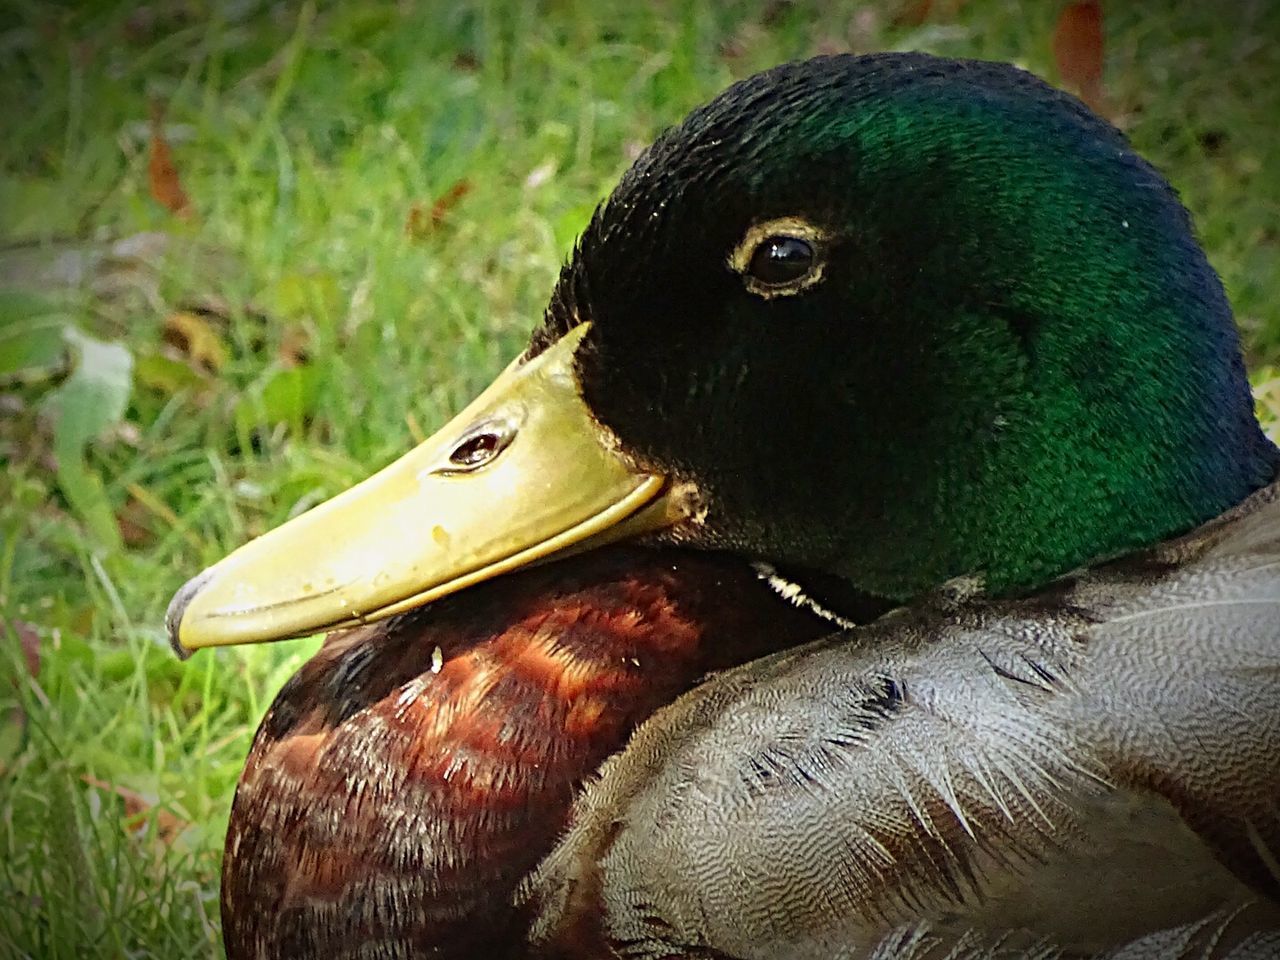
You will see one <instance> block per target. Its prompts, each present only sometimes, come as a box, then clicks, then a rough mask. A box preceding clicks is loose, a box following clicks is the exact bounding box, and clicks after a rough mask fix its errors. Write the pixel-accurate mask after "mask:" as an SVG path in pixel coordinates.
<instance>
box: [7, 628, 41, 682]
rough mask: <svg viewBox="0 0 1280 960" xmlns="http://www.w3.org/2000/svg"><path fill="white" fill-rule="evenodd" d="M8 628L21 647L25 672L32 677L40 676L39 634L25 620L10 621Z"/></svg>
mask: <svg viewBox="0 0 1280 960" xmlns="http://www.w3.org/2000/svg"><path fill="white" fill-rule="evenodd" d="M9 628H10V629H11V630H12V631H13V632H14V633H15V634H16V635H17V637H18V644H19V646H21V647H22V659H23V660H24V661H26V664H27V672H28V673H29V674H31V676H33V677H38V676H40V634H39V632H38V631H37V630H36V628H35V627H34V626H32V625H31V624H29V623H27V621H25V620H10V621H9Z"/></svg>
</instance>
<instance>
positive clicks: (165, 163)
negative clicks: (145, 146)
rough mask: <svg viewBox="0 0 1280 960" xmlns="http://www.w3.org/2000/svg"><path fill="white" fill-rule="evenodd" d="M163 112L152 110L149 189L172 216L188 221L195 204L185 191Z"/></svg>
mask: <svg viewBox="0 0 1280 960" xmlns="http://www.w3.org/2000/svg"><path fill="white" fill-rule="evenodd" d="M162 117H163V108H161V107H159V106H156V107H153V109H152V117H151V149H150V156H149V157H148V159H147V185H148V186H149V187H150V188H151V196H152V198H153V199H154V200H155V201H156V202H157V203H159V204H160V205H161V206H162V207H164V208H165V209H166V210H168V211H169V212H170V213H173V214H176V215H177V216H179V217H182V218H184V219H186V218H188V217H190V216H191V200H190V198H188V197H187V193H186V191H185V190H183V189H182V180H181V179H180V178H179V176H178V167H177V165H176V164H175V163H174V162H173V151H172V150H171V149H170V147H169V141H168V140H167V139H166V138H165V135H164V130H163V128H162V127H161V125H160V121H161V119H162Z"/></svg>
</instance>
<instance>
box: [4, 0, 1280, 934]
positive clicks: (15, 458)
mask: <svg viewBox="0 0 1280 960" xmlns="http://www.w3.org/2000/svg"><path fill="white" fill-rule="evenodd" d="M887 2H888V0H886V3H887ZM202 6H203V5H202V4H199V3H190V4H156V5H153V6H151V7H149V8H146V10H143V11H142V12H135V11H134V10H133V9H132V8H133V5H128V4H123V3H98V4H96V5H75V6H72V5H65V6H62V7H58V6H54V5H50V4H47V3H43V2H35V0H30V2H28V3H26V4H25V5H23V4H17V5H14V4H11V5H10V9H7V11H6V12H5V13H3V14H0V50H3V54H0V96H3V101H2V103H3V106H0V110H3V111H4V118H5V119H4V123H3V129H4V131H5V134H4V136H3V138H0V211H3V213H0V244H3V245H4V250H3V251H0V403H2V404H3V408H2V411H0V461H3V462H2V463H0V468H2V469H0V474H2V476H0V613H2V615H3V622H0V955H4V956H32V957H41V958H45V957H75V958H77V960H84V958H89V957H123V956H130V957H151V956H156V957H184V956H209V955H212V954H215V953H216V951H217V949H218V948H217V943H218V921H217V895H216V891H217V872H218V861H219V856H220V846H221V837H222V833H223V830H224V828H225V824H226V816H227V809H228V805H229V802H230V797H231V792H232V790H233V787H234V784H235V780H236V777H237V775H238V773H239V769H240V764H241V762H242V761H243V758H244V755H245V753H246V751H247V749H248V744H249V738H250V736H251V734H252V732H253V729H254V727H255V725H256V723H257V720H258V718H259V717H260V715H261V713H262V711H263V709H264V708H265V705H266V703H267V702H268V701H269V699H270V697H271V695H272V694H273V692H274V691H275V690H276V689H277V688H278V687H279V685H280V684H281V683H282V682H283V681H284V680H285V678H287V677H288V675H289V674H290V673H291V672H292V670H294V669H295V668H296V667H297V665H298V664H299V663H300V662H301V660H302V659H303V658H304V657H305V656H306V655H307V653H308V652H309V651H310V650H311V649H313V648H314V642H312V643H301V644H286V645H278V646H273V647H266V648H256V649H244V650H232V651H222V652H218V653H216V654H214V653H203V654H201V655H199V656H197V657H195V658H194V659H192V660H191V661H189V662H188V663H186V664H181V663H178V662H177V661H176V660H175V659H174V658H173V657H172V655H171V654H170V652H169V650H168V648H167V646H166V645H165V643H164V639H163V635H162V630H161V617H162V615H163V611H164V607H165V604H166V603H167V601H168V598H169V597H170V596H171V594H172V593H173V591H174V589H175V588H176V587H177V586H178V585H179V584H180V583H181V582H182V581H183V580H184V579H185V578H186V577H187V576H189V575H190V574H192V573H194V572H196V571H197V570H199V569H200V568H201V567H203V566H204V565H206V564H208V563H209V562H211V561H213V560H215V559H217V558H218V557H219V556H221V555H222V554H223V553H225V552H226V551H227V550H228V549H230V548H231V547H233V546H235V545H236V544H238V543H240V542H242V541H243V540H244V539H246V538H247V537H249V536H251V535H253V534H256V533H259V532H261V531H263V530H266V529H268V528H269V527H271V526H273V525H275V524H276V523H278V522H280V521H281V520H283V519H284V518H286V517H287V516H289V515H290V514H291V513H294V512H296V511H298V510H301V509H304V508H305V507H307V506H309V505H311V504H313V503H315V502H316V501H317V500H318V499H320V498H322V497H325V496H328V495H330V494H333V493H335V492H337V491H338V490H340V489H342V488H343V487H344V486H346V485H347V484H349V483H351V482H352V481H354V480H356V479H357V478H359V477H360V476H362V475H364V474H365V473H367V472H368V471H369V470H370V469H372V468H374V467H376V466H380V465H381V464H383V463H385V462H387V461H388V460H390V459H391V458H392V457H393V456H395V455H396V454H397V453H398V452H400V451H403V450H404V449H406V448H407V447H408V446H409V445H410V444H411V443H412V441H413V437H414V434H415V432H416V431H428V432H429V431H430V430H431V429H432V428H433V427H435V426H437V425H439V424H440V423H441V422H443V420H444V419H445V417H446V415H447V414H448V413H449V412H450V411H451V410H454V409H456V408H457V407H458V406H459V405H460V404H461V402H462V401H463V400H464V399H465V398H467V397H468V396H469V395H470V394H471V393H473V392H474V391H475V390H476V389H477V388H478V387H479V386H481V385H482V384H483V383H484V382H485V381H486V380H487V379H488V378H489V377H491V376H492V375H493V374H494V373H495V372H496V371H497V370H498V369H499V368H500V367H501V366H502V365H503V364H504V363H505V361H506V359H507V358H509V357H510V356H512V355H513V354H514V353H515V352H516V351H517V350H518V349H519V347H520V345H521V343H522V341H523V339H524V337H525V336H526V335H527V332H528V330H529V329H530V327H531V326H532V325H533V323H534V322H535V321H536V320H537V319H538V318H539V316H540V313H541V308H542V305H543V302H544V300H545V298H546V296H547V293H548V291H549V290H550V287H551V284H552V281H553V279H554V276H555V273H556V271H557V269H558V266H559V263H560V262H561V259H562V258H563V257H564V256H565V254H566V252H567V251H568V250H569V248H570V246H571V243H572V241H573V238H574V236H575V234H576V232H577V231H578V230H579V229H580V228H581V227H582V226H583V224H584V223H585V221H586V219H587V217H588V216H589V214H590V211H591V209H592V207H593V205H594V204H595V203H596V201H597V200H598V199H599V198H601V197H602V196H603V195H604V194H605V193H606V192H607V191H608V189H609V187H610V186H611V184H612V183H613V181H614V180H615V179H616V177H617V176H618V175H619V174H620V173H621V171H622V170H623V169H624V168H625V167H626V165H627V164H628V162H629V158H630V157H631V156H633V155H634V152H635V151H636V150H637V149H638V148H639V147H640V146H642V145H643V144H645V143H646V142H648V141H649V140H650V139H651V138H652V137H653V136H654V135H655V133H656V132H657V131H658V130H660V129H661V128H662V127H663V126H664V125H667V124H670V123H673V122H675V121H677V120H678V119H679V118H680V117H681V116H682V115H683V114H684V112H685V111H686V110H687V109H688V108H690V107H692V106H694V105H695V104H697V103H699V102H701V101H703V100H705V99H707V98H708V97H710V96H711V95H713V94H714V93H716V92H717V91H718V90H719V89H721V88H722V87H723V86H725V85H726V84H727V83H729V82H730V81H731V80H733V79H735V78H738V77H741V76H744V75H746V74H748V73H751V72H754V71H755V70H757V69H760V68H763V67H766V66H769V65H772V64H774V63H777V62H779V61H782V60H786V59H792V58H796V57H803V56H807V55H810V54H813V53H815V52H820V51H829V50H844V49H851V48H852V49H857V50H872V49H886V48H917V49H925V50H930V51H933V52H937V53H943V54H950V55H962V56H979V57H987V58H993V59H1007V60H1013V61H1015V62H1018V63H1021V64H1023V65H1025V66H1027V67H1029V68H1031V69H1033V70H1035V71H1037V72H1039V73H1040V74H1042V75H1044V76H1047V77H1049V78H1053V77H1054V75H1055V73H1054V69H1053V66H1052V59H1051V55H1050V47H1049V37H1050V34H1051V31H1052V27H1053V21H1054V16H1055V13H1056V10H1055V5H1054V4H1040V3H1036V4H1032V3H1028V4H1026V5H1025V10H1022V11H1017V10H1011V9H1010V7H1011V5H1008V4H1006V3H1004V2H1003V0H970V2H969V3H967V4H964V5H962V6H961V7H960V9H959V12H958V13H956V12H949V11H951V9H952V8H953V7H955V6H956V5H955V4H948V3H939V4H935V6H938V7H940V8H941V9H942V13H940V14H938V15H936V16H935V17H934V18H933V19H931V20H930V21H928V22H926V23H925V24H924V25H922V26H918V27H917V26H910V25H907V24H895V23H894V22H893V17H892V16H891V13H892V9H891V8H890V9H887V10H881V9H879V8H878V7H877V5H875V4H867V5H861V6H859V7H858V9H857V10H854V11H853V12H850V10H849V9H843V10H840V11H838V12H818V11H819V10H823V11H825V10H826V9H827V7H829V6H830V7H836V6H840V5H836V4H830V5H828V4H818V3H794V4H785V3H776V2H772V3H763V2H738V3H724V4H717V5H715V9H714V10H712V9H710V7H711V6H712V5H710V4H705V3H701V2H695V0H667V2H664V3H659V4H656V5H654V6H653V9H652V10H649V9H645V10H644V11H643V12H641V11H640V8H647V6H648V5H644V4H635V3H627V4H622V3H618V4H617V5H616V7H614V6H611V5H608V4H606V5H604V6H602V5H600V4H598V3H594V2H586V0H582V2H575V0H561V2H548V3H545V4H543V5H542V6H541V7H540V8H539V7H534V6H533V5H531V4H530V5H522V4H517V3H500V2H496V0H495V2H491V3H483V2H472V0H468V2H456V3H444V2H439V3H426V2H420V3H416V4H415V3H412V2H402V3H399V4H390V3H388V4H383V5H378V6H375V5H372V4H341V5H340V4H325V5H319V4H308V5H302V6H299V5H294V4H257V3H253V2H245V3H239V4H234V5H233V4H225V3H209V4H207V6H208V11H207V13H203V14H202V13H200V10H201V8H202ZM1106 6H1108V7H1110V8H1114V9H1111V10H1109V11H1108V13H1109V19H1108V23H1107V28H1108V48H1107V49H1108V60H1107V84H1108V89H1109V93H1110V97H1111V100H1112V102H1113V104H1114V105H1115V106H1116V108H1117V111H1118V118H1119V122H1120V123H1121V124H1122V125H1123V126H1124V127H1125V128H1126V129H1127V130H1128V131H1129V133H1130V135H1131V136H1132V138H1133V139H1134V141H1135V142H1136V144H1137V145H1138V147H1139V148H1140V149H1141V151H1142V152H1143V153H1144V154H1145V155H1147V156H1148V157H1149V158H1150V159H1152V160H1153V161H1154V162H1155V163H1156V164H1157V165H1158V166H1159V167H1161V168H1162V169H1163V170H1164V171H1165V172H1166V173H1167V174H1168V175H1169V176H1170V178H1171V179H1172V180H1173V181H1174V183H1175V185H1176V186H1177V187H1178V188H1179V189H1180V190H1181V191H1182V194H1183V196H1184V198H1185V200H1186V202H1187V203H1188V205H1189V206H1190V207H1191V209H1192V211H1193V213H1194V214H1195V217H1196V221H1197V223H1198V225H1199V228H1200V230H1201V233H1202V236H1203V239H1204V242H1205V244H1206V246H1207V248H1208V250H1209V253H1210V255H1211V258H1212V260H1213V262H1214V264H1215V266H1216V267H1217V269H1218V270H1219V271H1220V272H1221V273H1222V275H1223V277H1224V279H1225V281H1226V283H1227V286H1228V289H1229V291H1230V293H1231V296H1232V299H1233V302H1234V303H1235V305H1236V308H1237V312H1238V317H1239V320H1240V324H1241V327H1242V329H1243V330H1244V332H1245V337H1246V342H1247V347H1248V354H1249V360H1250V363H1251V366H1252V368H1253V370H1254V371H1255V374H1256V377H1257V381H1258V383H1259V384H1260V385H1262V384H1269V387H1264V388H1263V389H1262V390H1260V393H1261V392H1266V391H1269V392H1266V397H1268V398H1269V399H1264V401H1263V402H1264V404H1266V405H1269V410H1270V413H1269V414H1268V416H1270V417H1272V418H1274V416H1275V412H1276V410H1277V409H1280V385H1278V384H1280V379H1278V378H1280V374H1277V372H1276V367H1277V364H1278V363H1280V177H1278V176H1277V175H1276V174H1277V171H1280V128H1278V127H1277V125H1276V123H1275V118H1276V117H1277V116H1280V44H1277V43H1276V42H1274V41H1275V39H1276V38H1277V37H1278V36H1280V31H1278V30H1277V28H1276V27H1277V25H1276V23H1275V22H1274V19H1275V14H1274V13H1272V12H1271V9H1272V8H1273V6H1274V5H1273V4H1270V3H1268V2H1267V0H1259V2H1256V3H1247V2H1241V3H1239V4H1235V5H1232V6H1230V8H1229V10H1230V12H1229V13H1228V12H1224V11H1226V10H1227V9H1228V8H1227V7H1221V8H1220V7H1219V6H1218V5H1214V4H1204V3H1200V2H1195V0H1179V2H1168V3H1161V4H1155V3H1152V4H1149V5H1142V4H1130V3H1125V4H1120V3H1114V4H1107V5H1106ZM1148 8H1149V9H1148ZM606 11H612V12H606ZM154 103H162V104H164V105H165V109H166V113H165V116H164V119H163V124H164V129H165V132H166V135H167V137H168V140H169V141H170V143H171V145H172V150H173V155H174V160H175V163H176V165H177V167H178V169H179V171H180V174H181V178H182V184H183V187H184V188H185V190H186V192H187V194H188V195H189V196H190V198H191V202H192V206H193V208H194V211H195V215H194V216H193V217H192V218H190V219H187V220H182V219H179V218H176V217H174V216H173V215H172V214H170V213H169V212H168V211H166V210H165V209H164V208H163V207H161V206H160V205H159V204H158V203H156V202H155V201H154V200H153V199H152V198H151V196H150V194H149V191H148V178H147V156H148V149H147V147H148V128H147V121H148V117H149V115H150V111H151V109H152V105H153V104H154ZM460 181H465V182H466V184H467V185H468V186H469V190H468V192H466V194H465V195H464V196H462V197H461V198H460V199H459V200H458V201H457V202H456V204H455V205H454V206H453V207H452V209H451V210H449V212H448V214H447V216H446V217H445V218H444V220H443V221H442V222H441V223H439V224H438V225H435V226H428V227H427V228H424V229H420V230H417V231H413V230H410V231H406V222H407V220H409V219H410V212H411V210H412V209H413V208H414V206H415V204H416V205H417V208H418V209H419V211H420V213H419V215H418V220H419V222H422V220H423V216H424V215H425V214H427V213H428V212H429V211H430V209H431V207H432V204H433V203H435V202H436V200H437V199H438V198H439V197H441V196H442V195H444V194H446V193H447V192H449V191H450V189H451V188H452V187H453V186H454V185H455V184H457V183H459V182H460ZM426 219H427V220H429V219H430V218H429V216H427V217H426ZM147 231H154V232H159V233H160V234H161V235H162V237H163V238H164V239H163V242H164V244H165V249H164V250H163V251H162V253H160V254H157V255H155V256H152V257H147V258H142V259H141V260H139V259H136V258H131V257H129V256H122V255H121V254H122V251H120V250H116V251H115V256H114V257H107V258H106V259H105V260H103V259H102V258H101V255H102V254H103V253H104V252H107V253H109V252H111V251H110V250H109V247H110V243H111V242H112V241H113V240H118V239H119V238H125V237H132V236H135V235H137V234H139V233H142V232H147ZM124 253H127V251H124ZM95 257H97V258H98V259H97V260H93V258H95ZM67 264H70V265H72V266H77V265H79V266H85V265H90V266H93V267H94V271H93V272H92V275H91V277H90V279H89V280H87V281H83V282H60V281H57V280H56V279H55V278H54V277H53V276H52V275H51V274H53V273H56V270H55V268H56V267H58V266H59V265H61V266H62V267H65V266H66V265H67ZM64 279H65V278H64ZM193 303H199V304H202V305H203V306H205V307H206V308H209V309H207V310H206V312H205V313H204V314H202V315H201V316H200V319H199V321H198V323H197V326H196V329H197V331H203V332H204V334H205V335H206V336H207V338H208V339H209V340H210V341H212V342H213V343H214V344H215V345H214V347H213V348H211V349H213V350H215V351H220V352H221V354H222V356H223V362H222V364H221V366H220V368H219V369H217V371H216V373H211V372H209V371H207V370H201V369H197V368H198V366H199V365H198V364H194V365H193V362H192V361H191V358H190V355H189V354H190V351H189V350H188V351H184V350H183V349H181V348H180V345H175V344H174V343H171V342H167V341H166V337H165V318H166V317H167V316H169V315H170V314H171V313H173V312H174V311H175V310H177V309H178V308H179V307H181V306H183V305H190V304H193ZM68 330H78V331H81V333H82V334H83V335H85V336H88V337H90V338H93V339H92V340H91V341H89V346H88V349H89V350H90V351H91V356H93V357H94V358H95V365H93V369H91V370H88V371H85V370H83V369H82V370H81V372H80V377H79V379H77V376H76V374H71V375H69V373H68V371H69V361H68V356H67V350H66V346H67V344H68V342H69V341H68V339H67V338H68V333H67V331H68ZM170 339H172V338H171V337H170ZM77 342H80V343H82V342H83V341H74V339H73V340H72V341H71V345H72V346H73V347H74V346H75V344H76V343H77ZM299 344H303V346H302V347H299ZM20 350H21V351H24V356H23V357H19V356H18V353H19V351H20ZM95 350H96V353H95V352H93V351H95ZM108 361H109V362H108ZM113 363H114V365H115V367H114V369H115V371H116V372H115V374H114V375H112V374H111V372H110V371H111V369H112V364H113ZM104 371H105V372H104ZM88 374H92V376H90V375H88ZM20 633H25V635H26V636H27V637H28V638H29V639H30V640H31V641H32V642H33V645H35V646H37V647H38V649H39V654H40V661H41V662H40V665H39V670H38V672H35V673H33V672H32V671H31V670H29V669H28V667H27V666H26V664H25V662H24V660H23V656H22V653H21V648H20V645H19V642H18V636H19V634H20ZM22 717H25V722H19V720H20V719H21V718H22ZM91 781H92V782H91ZM95 783H96V784H99V786H94V785H93V784H95ZM103 784H105V785H110V787H112V788H120V789H122V790H124V791H132V793H130V794H128V797H129V799H128V800H126V799H125V797H123V796H122V795H121V794H120V793H119V792H118V791H116V790H114V789H108V788H107V787H105V786H101V785H103ZM135 795H136V796H135ZM137 807H141V808H142V809H143V810H144V811H145V812H144V815H143V817H142V820H141V821H140V822H139V821H133V820H129V819H128V815H129V813H130V811H132V810H133V809H135V808H137ZM126 808H128V809H126Z"/></svg>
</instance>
